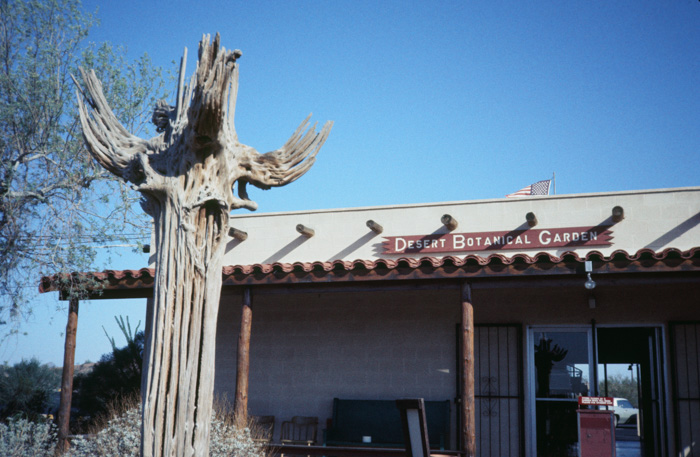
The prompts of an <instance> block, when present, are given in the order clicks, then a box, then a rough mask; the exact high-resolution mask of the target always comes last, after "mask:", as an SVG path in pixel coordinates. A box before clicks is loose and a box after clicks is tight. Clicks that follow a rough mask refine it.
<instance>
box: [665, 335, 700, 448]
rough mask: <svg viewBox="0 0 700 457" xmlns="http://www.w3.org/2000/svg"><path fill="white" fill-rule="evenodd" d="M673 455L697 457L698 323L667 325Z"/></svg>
mask: <svg viewBox="0 0 700 457" xmlns="http://www.w3.org/2000/svg"><path fill="white" fill-rule="evenodd" d="M670 328H671V342H672V351H673V353H672V359H673V378H674V409H675V411H676V454H677V455H681V456H684V457H692V456H695V457H699V456H700V322H695V323H674V324H671V325H670Z"/></svg>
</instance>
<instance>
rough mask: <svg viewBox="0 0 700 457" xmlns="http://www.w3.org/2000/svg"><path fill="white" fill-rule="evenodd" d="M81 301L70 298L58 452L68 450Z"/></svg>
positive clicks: (59, 418)
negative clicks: (76, 338) (76, 339)
mask: <svg viewBox="0 0 700 457" xmlns="http://www.w3.org/2000/svg"><path fill="white" fill-rule="evenodd" d="M79 304H80V301H79V300H78V299H77V298H76V297H71V298H70V304H69V306H68V323H67V324H66V343H65V347H64V350H63V375H62V378H61V402H60V404H59V407H58V452H59V453H61V454H62V453H64V452H66V451H67V450H68V447H69V443H68V435H69V434H70V408H71V402H72V399H73V371H74V368H75V337H76V335H77V333H78V307H79Z"/></svg>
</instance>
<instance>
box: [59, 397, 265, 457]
mask: <svg viewBox="0 0 700 457" xmlns="http://www.w3.org/2000/svg"><path fill="white" fill-rule="evenodd" d="M225 410H226V408H216V412H215V413H214V417H213V418H212V421H211V429H210V436H211V444H210V448H209V455H210V456H211V457H231V456H236V457H267V455H268V453H267V449H266V448H265V447H264V446H263V445H261V444H259V443H256V442H255V439H254V438H255V437H254V436H252V434H251V432H250V430H249V429H248V428H245V429H237V428H236V427H235V426H234V425H233V424H234V421H233V418H232V417H231V416H228V415H227V414H226V413H225ZM110 412H111V413H112V414H113V417H112V419H110V420H109V421H107V422H106V423H105V424H104V425H103V426H101V427H102V428H101V429H100V430H99V431H97V429H93V431H94V432H96V433H94V434H92V435H87V436H85V437H82V438H79V439H76V440H74V441H73V443H72V447H71V449H70V452H69V455H70V457H88V456H90V457H117V456H119V457H131V456H133V457H137V456H139V452H140V444H141V412H140V404H139V400H138V398H137V397H135V396H132V397H130V398H129V399H126V400H125V401H122V402H119V403H112V404H111V405H110ZM98 427H100V426H98Z"/></svg>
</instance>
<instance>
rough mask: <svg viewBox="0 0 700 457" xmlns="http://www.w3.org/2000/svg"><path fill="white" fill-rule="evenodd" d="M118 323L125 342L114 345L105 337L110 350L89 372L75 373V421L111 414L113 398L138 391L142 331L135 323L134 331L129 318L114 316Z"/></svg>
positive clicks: (91, 419)
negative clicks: (121, 345) (108, 342)
mask: <svg viewBox="0 0 700 457" xmlns="http://www.w3.org/2000/svg"><path fill="white" fill-rule="evenodd" d="M117 323H118V324H119V325H120V328H121V330H122V332H123V333H124V336H125V338H126V342H127V344H126V346H125V347H123V348H117V347H116V345H115V343H114V339H113V338H109V337H108V338H109V340H110V342H111V343H112V352H111V353H109V354H105V355H103V356H102V357H101V358H100V361H99V362H97V363H96V364H95V366H94V367H93V369H92V371H91V372H89V373H87V374H82V375H78V376H76V379H75V387H74V388H75V393H74V396H73V405H74V406H75V407H77V408H78V410H79V415H76V417H75V419H76V421H77V422H80V420H79V419H89V421H88V422H89V424H95V423H96V421H99V420H100V417H101V416H102V415H105V414H108V415H111V413H110V411H109V409H110V405H111V404H112V403H113V402H115V401H118V400H119V399H123V398H131V397H132V396H138V395H139V392H140V391H141V365H142V364H143V343H144V333H143V332H142V331H141V332H139V331H138V326H137V331H136V334H135V335H134V334H133V333H132V331H131V326H130V325H129V323H128V319H127V321H126V324H125V323H124V320H123V319H121V320H120V319H117ZM78 416H83V417H78ZM76 431H77V430H76Z"/></svg>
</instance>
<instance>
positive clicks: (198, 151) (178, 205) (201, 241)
mask: <svg viewBox="0 0 700 457" xmlns="http://www.w3.org/2000/svg"><path fill="white" fill-rule="evenodd" d="M186 55H187V54H186V53H185V57H183V60H182V65H181V69H180V84H179V86H178V93H177V104H176V106H174V107H171V106H168V105H167V104H165V103H164V102H159V103H158V105H157V106H156V109H155V111H154V114H153V122H154V123H155V124H156V126H157V128H158V131H159V132H162V134H161V135H160V136H158V137H156V138H153V139H151V140H150V141H145V140H142V139H140V138H137V137H135V136H133V135H131V134H129V133H128V132H127V131H126V130H125V129H124V127H122V125H121V124H120V123H119V121H118V120H117V119H116V117H115V116H114V114H113V113H112V111H111V109H110V108H109V106H108V104H107V102H106V100H105V98H104V95H103V94H102V88H101V85H100V82H99V81H98V80H97V78H96V77H95V74H94V72H91V73H89V74H88V73H85V72H83V80H84V81H85V85H86V88H87V91H86V92H87V93H85V94H83V97H84V98H85V99H86V100H82V99H81V103H80V117H81V123H82V126H83V134H84V136H85V140H86V142H87V144H88V148H89V150H90V152H91V153H92V155H93V156H94V157H95V159H96V160H97V161H98V162H99V163H100V164H101V165H102V166H103V167H105V168H106V169H107V170H109V171H111V172H112V173H114V174H115V175H117V176H119V177H121V178H123V179H125V180H127V181H129V182H131V183H132V184H133V185H134V187H135V188H136V189H137V190H138V191H140V192H141V193H142V195H143V197H144V200H143V208H144V210H145V211H146V212H147V213H148V214H150V215H151V216H153V219H154V231H155V248H156V278H155V287H154V297H153V300H152V302H150V305H149V306H151V307H152V308H151V309H149V311H148V314H147V315H148V321H147V323H146V345H145V348H144V370H143V379H142V384H141V386H142V398H143V426H142V427H143V428H142V455H144V456H157V457H160V456H198V457H199V456H206V455H208V446H209V423H210V419H211V411H212V396H213V389H214V362H215V353H214V350H215V338H216V318H217V313H218V308H219V297H220V293H221V280H222V259H223V255H224V249H225V245H226V243H225V241H226V239H225V237H226V234H227V232H228V219H229V212H230V211H231V210H232V209H236V208H247V209H250V210H254V209H256V208H257V205H256V204H255V203H254V202H252V201H251V200H249V199H248V195H247V192H246V184H248V183H251V184H253V185H255V186H257V187H260V188H263V189H269V188H270V187H278V186H283V185H286V184H288V183H290V182H292V181H294V180H296V179H297V178H299V177H300V176H302V175H303V174H304V173H305V172H306V171H308V169H309V168H310V167H311V165H312V164H313V162H314V160H315V156H316V154H317V153H318V150H319V149H320V147H321V146H322V145H323V143H324V142H325V140H326V138H327V136H328V133H329V132H330V128H331V125H332V123H330V122H329V123H327V124H326V125H325V127H324V128H323V129H322V130H321V131H320V132H316V129H315V126H314V127H312V128H310V129H308V130H307V131H306V133H304V130H306V126H307V121H308V118H307V120H305V121H304V122H303V123H302V124H301V125H300V126H299V128H297V130H296V132H294V134H293V135H292V137H291V138H290V139H289V140H288V141H287V143H285V145H284V146H282V147H281V148H280V149H277V150H275V151H272V152H268V153H266V154H259V153H258V152H257V151H256V150H255V149H253V148H251V147H250V146H246V145H244V144H241V143H239V142H238V137H237V135H236V131H235V127H234V122H233V119H234V117H233V116H234V111H235V101H236V94H237V90H238V65H237V63H236V60H237V59H238V58H239V57H240V56H241V53H240V51H226V50H225V49H224V48H221V47H220V44H219V36H218V35H217V36H216V38H215V40H214V42H213V43H210V42H209V38H208V37H205V38H204V39H203V40H202V42H201V43H200V47H199V64H198V66H197V71H196V72H195V74H194V75H193V76H192V79H191V80H190V83H189V84H188V85H187V86H185V85H184V70H185V60H186ZM79 98H80V95H79ZM234 184H236V185H237V188H238V194H239V197H240V198H237V197H235V196H234V195H233V186H234ZM245 419H246V418H245V417H242V418H239V420H242V421H244V420H245ZM242 423H245V422H242Z"/></svg>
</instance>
